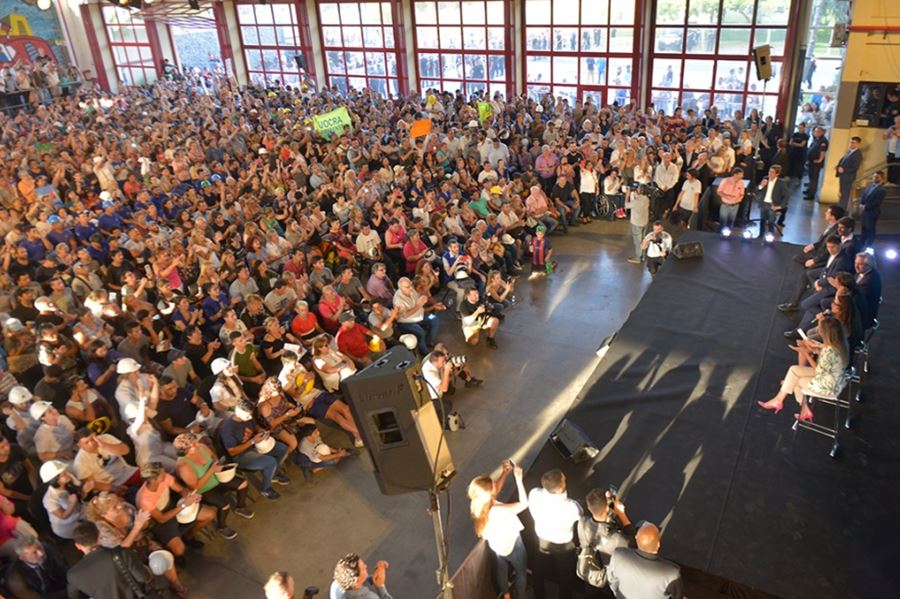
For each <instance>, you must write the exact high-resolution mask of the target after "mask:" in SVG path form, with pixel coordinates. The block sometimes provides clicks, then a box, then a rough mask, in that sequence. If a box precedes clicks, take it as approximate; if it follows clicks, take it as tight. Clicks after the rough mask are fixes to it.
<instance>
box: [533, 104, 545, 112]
mask: <svg viewBox="0 0 900 599" xmlns="http://www.w3.org/2000/svg"><path fill="white" fill-rule="evenodd" d="M534 110H535V112H544V107H543V106H541V105H540V104H538V105H537V107H536V108H535V109H534Z"/></svg>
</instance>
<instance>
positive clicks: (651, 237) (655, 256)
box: [641, 220, 672, 276]
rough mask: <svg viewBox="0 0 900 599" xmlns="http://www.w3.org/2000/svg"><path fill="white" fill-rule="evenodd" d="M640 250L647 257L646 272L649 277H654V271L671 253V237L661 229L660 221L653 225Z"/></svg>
mask: <svg viewBox="0 0 900 599" xmlns="http://www.w3.org/2000/svg"><path fill="white" fill-rule="evenodd" d="M641 250H643V251H644V252H645V253H646V256H647V270H649V271H650V274H651V275H653V276H656V271H658V270H659V267H660V266H662V264H663V262H665V261H666V258H668V257H669V253H670V252H671V251H672V236H671V235H669V234H668V233H667V232H666V231H665V230H664V229H663V223H662V221H661V220H658V221H655V222H654V223H653V230H652V231H651V232H650V233H647V236H646V237H644V241H642V242H641Z"/></svg>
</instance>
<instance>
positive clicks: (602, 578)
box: [575, 486, 635, 599]
mask: <svg viewBox="0 0 900 599" xmlns="http://www.w3.org/2000/svg"><path fill="white" fill-rule="evenodd" d="M585 503H586V504H587V510H588V513H587V514H583V515H582V516H581V518H580V519H579V520H578V546H579V551H578V565H577V567H576V570H575V573H576V574H577V575H578V578H580V579H581V580H583V581H584V588H585V594H584V596H585V598H586V599H595V598H598V597H603V596H605V595H604V592H603V589H604V588H606V587H607V586H608V583H607V579H606V567H607V566H608V565H609V559H610V557H612V553H613V551H615V550H616V549H618V548H619V547H630V546H632V545H634V532H635V531H634V526H633V525H632V524H631V520H630V519H629V518H628V515H627V514H626V513H625V504H624V503H622V501H621V499H619V497H618V491H617V490H616V488H615V487H612V486H611V487H610V488H609V489H608V490H606V491H604V490H602V489H593V490H592V491H591V492H590V493H588V494H587V497H586V498H585Z"/></svg>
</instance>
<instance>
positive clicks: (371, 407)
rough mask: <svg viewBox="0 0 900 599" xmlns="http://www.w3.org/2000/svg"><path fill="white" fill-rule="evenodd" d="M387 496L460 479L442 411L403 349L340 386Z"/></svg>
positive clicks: (397, 348) (417, 367)
mask: <svg viewBox="0 0 900 599" xmlns="http://www.w3.org/2000/svg"><path fill="white" fill-rule="evenodd" d="M341 390H342V391H343V394H344V398H345V399H346V401H347V403H348V404H349V405H350V411H351V412H352V413H353V418H354V419H355V420H356V425H357V426H358V427H359V434H360V436H361V437H362V439H363V442H364V443H365V445H366V449H367V450H368V452H369V455H370V456H371V457H372V463H373V464H374V465H375V480H376V481H377V482H378V487H379V488H380V489H381V492H382V493H383V494H385V495H402V494H404V493H413V492H416V491H428V490H430V489H432V488H433V487H434V486H435V484H440V483H443V482H444V481H448V480H449V479H450V478H452V477H453V475H454V474H456V470H455V468H454V467H453V459H452V457H451V456H450V449H449V447H448V446H447V440H446V439H445V438H444V432H443V427H442V423H441V419H440V416H439V415H438V406H437V405H436V403H435V402H434V401H432V400H431V394H430V393H429V392H428V389H427V388H426V383H425V380H424V379H423V378H422V370H421V369H420V368H419V364H418V362H417V360H416V357H415V356H414V355H413V354H412V353H410V351H409V350H408V349H406V348H405V347H403V346H402V345H398V346H396V347H393V348H391V349H390V350H389V351H388V352H387V353H385V354H384V356H382V357H381V358H380V359H379V360H378V361H376V362H373V363H372V364H369V365H368V366H366V367H365V368H363V369H362V370H360V371H359V372H357V373H356V374H354V375H353V376H351V377H349V378H347V379H345V380H343V381H341Z"/></svg>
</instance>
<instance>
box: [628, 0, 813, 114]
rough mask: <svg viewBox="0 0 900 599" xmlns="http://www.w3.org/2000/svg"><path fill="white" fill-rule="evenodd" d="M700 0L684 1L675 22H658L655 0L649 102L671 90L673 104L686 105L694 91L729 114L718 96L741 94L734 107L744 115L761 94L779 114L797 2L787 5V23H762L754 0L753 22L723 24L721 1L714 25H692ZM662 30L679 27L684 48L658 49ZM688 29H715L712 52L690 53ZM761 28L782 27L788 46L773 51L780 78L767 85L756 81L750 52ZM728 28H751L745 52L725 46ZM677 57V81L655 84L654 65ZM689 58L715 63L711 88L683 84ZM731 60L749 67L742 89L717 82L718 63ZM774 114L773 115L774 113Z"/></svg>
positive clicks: (721, 111) (711, 104) (651, 34)
mask: <svg viewBox="0 0 900 599" xmlns="http://www.w3.org/2000/svg"><path fill="white" fill-rule="evenodd" d="M698 1H699V0H682V2H683V6H682V9H683V13H682V19H681V21H680V22H676V23H671V24H670V23H659V22H658V21H659V19H658V18H657V8H658V4H659V0H653V6H652V16H651V19H650V20H651V23H652V25H651V29H650V36H651V40H653V44H652V46H651V48H650V57H649V61H648V62H649V65H648V67H649V68H648V71H649V78H648V82H647V83H648V85H647V89H646V90H645V100H646V101H647V102H648V103H649V102H651V101H652V98H653V97H654V95H655V93H656V92H671V93H673V94H674V100H675V101H674V106H684V100H685V93H691V94H695V95H698V96H708V99H709V104H708V105H707V106H706V107H709V106H716V107H717V108H718V112H719V116H720V117H730V116H731V115H732V114H733V113H726V112H724V110H723V107H722V106H720V105H718V104H717V103H716V97H717V95H718V96H724V95H730V96H738V95H739V96H740V97H741V99H740V106H737V107H735V110H738V109H740V110H741V111H742V113H743V114H744V116H747V114H748V113H749V111H750V109H752V108H754V107H755V106H748V100H749V97H750V96H760V97H762V102H765V101H766V98H769V99H770V101H772V102H773V103H774V104H775V105H776V108H775V111H774V112H775V113H776V114H777V113H778V110H779V109H781V110H783V109H782V108H781V107H780V105H781V102H780V93H781V92H782V90H783V89H784V85H785V81H786V80H787V78H788V77H789V76H790V73H789V72H787V71H786V70H785V66H786V63H787V59H786V57H785V54H789V51H790V46H789V45H788V44H789V43H790V42H792V39H795V38H796V35H795V31H796V27H797V24H796V23H795V22H794V21H795V20H796V19H793V20H792V18H791V16H792V15H794V14H795V13H796V10H795V5H796V4H797V3H796V1H791V2H790V4H789V5H788V6H787V8H788V11H787V14H788V22H787V23H784V24H776V23H765V22H763V23H760V14H759V8H760V7H759V4H760V0H754V1H753V13H752V17H751V19H750V23H749V24H748V23H723V22H722V20H723V12H724V7H725V3H726V0H718V14H717V16H716V20H715V21H716V22H715V23H712V24H691V23H688V21H689V15H690V9H691V4H692V3H694V2H698ZM660 30H663V31H668V30H673V31H674V30H680V32H681V44H682V45H681V51H679V52H666V51H658V50H657V49H656V42H657V41H658V37H659V36H660V33H659V32H660ZM689 30H703V31H714V32H715V40H714V44H713V50H712V52H705V53H699V52H698V53H689V52H687V44H688V31H689ZM758 30H779V31H784V33H785V35H784V37H785V46H784V51H783V52H780V53H778V52H773V54H772V61H771V62H772V66H773V68H775V69H777V70H778V72H779V76H780V80H779V82H778V83H777V84H776V83H769V84H768V85H765V86H764V85H763V82H761V81H757V79H756V70H755V66H754V63H753V57H752V55H751V50H752V48H754V47H756V45H757V31H758ZM726 31H748V32H749V37H750V41H749V48H747V49H746V51H745V52H743V53H737V52H729V51H728V50H727V49H724V48H722V33H723V32H726ZM658 59H659V60H674V61H677V62H679V63H680V69H679V75H678V83H677V85H676V86H673V87H663V86H661V85H656V84H655V83H656V82H657V81H659V77H658V76H657V73H656V72H655V66H656V63H657V60H658ZM688 60H707V61H711V62H712V69H713V72H712V76H711V81H710V85H709V87H705V86H704V87H702V88H696V87H695V88H691V87H688V88H686V87H685V85H684V79H685V68H684V66H685V61H688ZM730 61H740V62H743V63H745V64H746V69H745V73H744V78H743V84H742V85H741V86H740V87H739V88H735V89H725V88H721V87H719V85H718V79H719V71H718V68H719V63H720V62H730ZM753 86H755V87H756V89H751V87H753ZM762 102H761V103H760V105H759V106H758V108H759V109H760V113H762V112H763V110H762V108H763V104H762ZM703 109H704V108H703V107H702V106H701V107H700V110H699V111H700V113H701V115H702V111H703ZM666 112H667V113H669V114H671V112H672V111H671V110H667V111H666ZM773 116H774V115H773Z"/></svg>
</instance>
